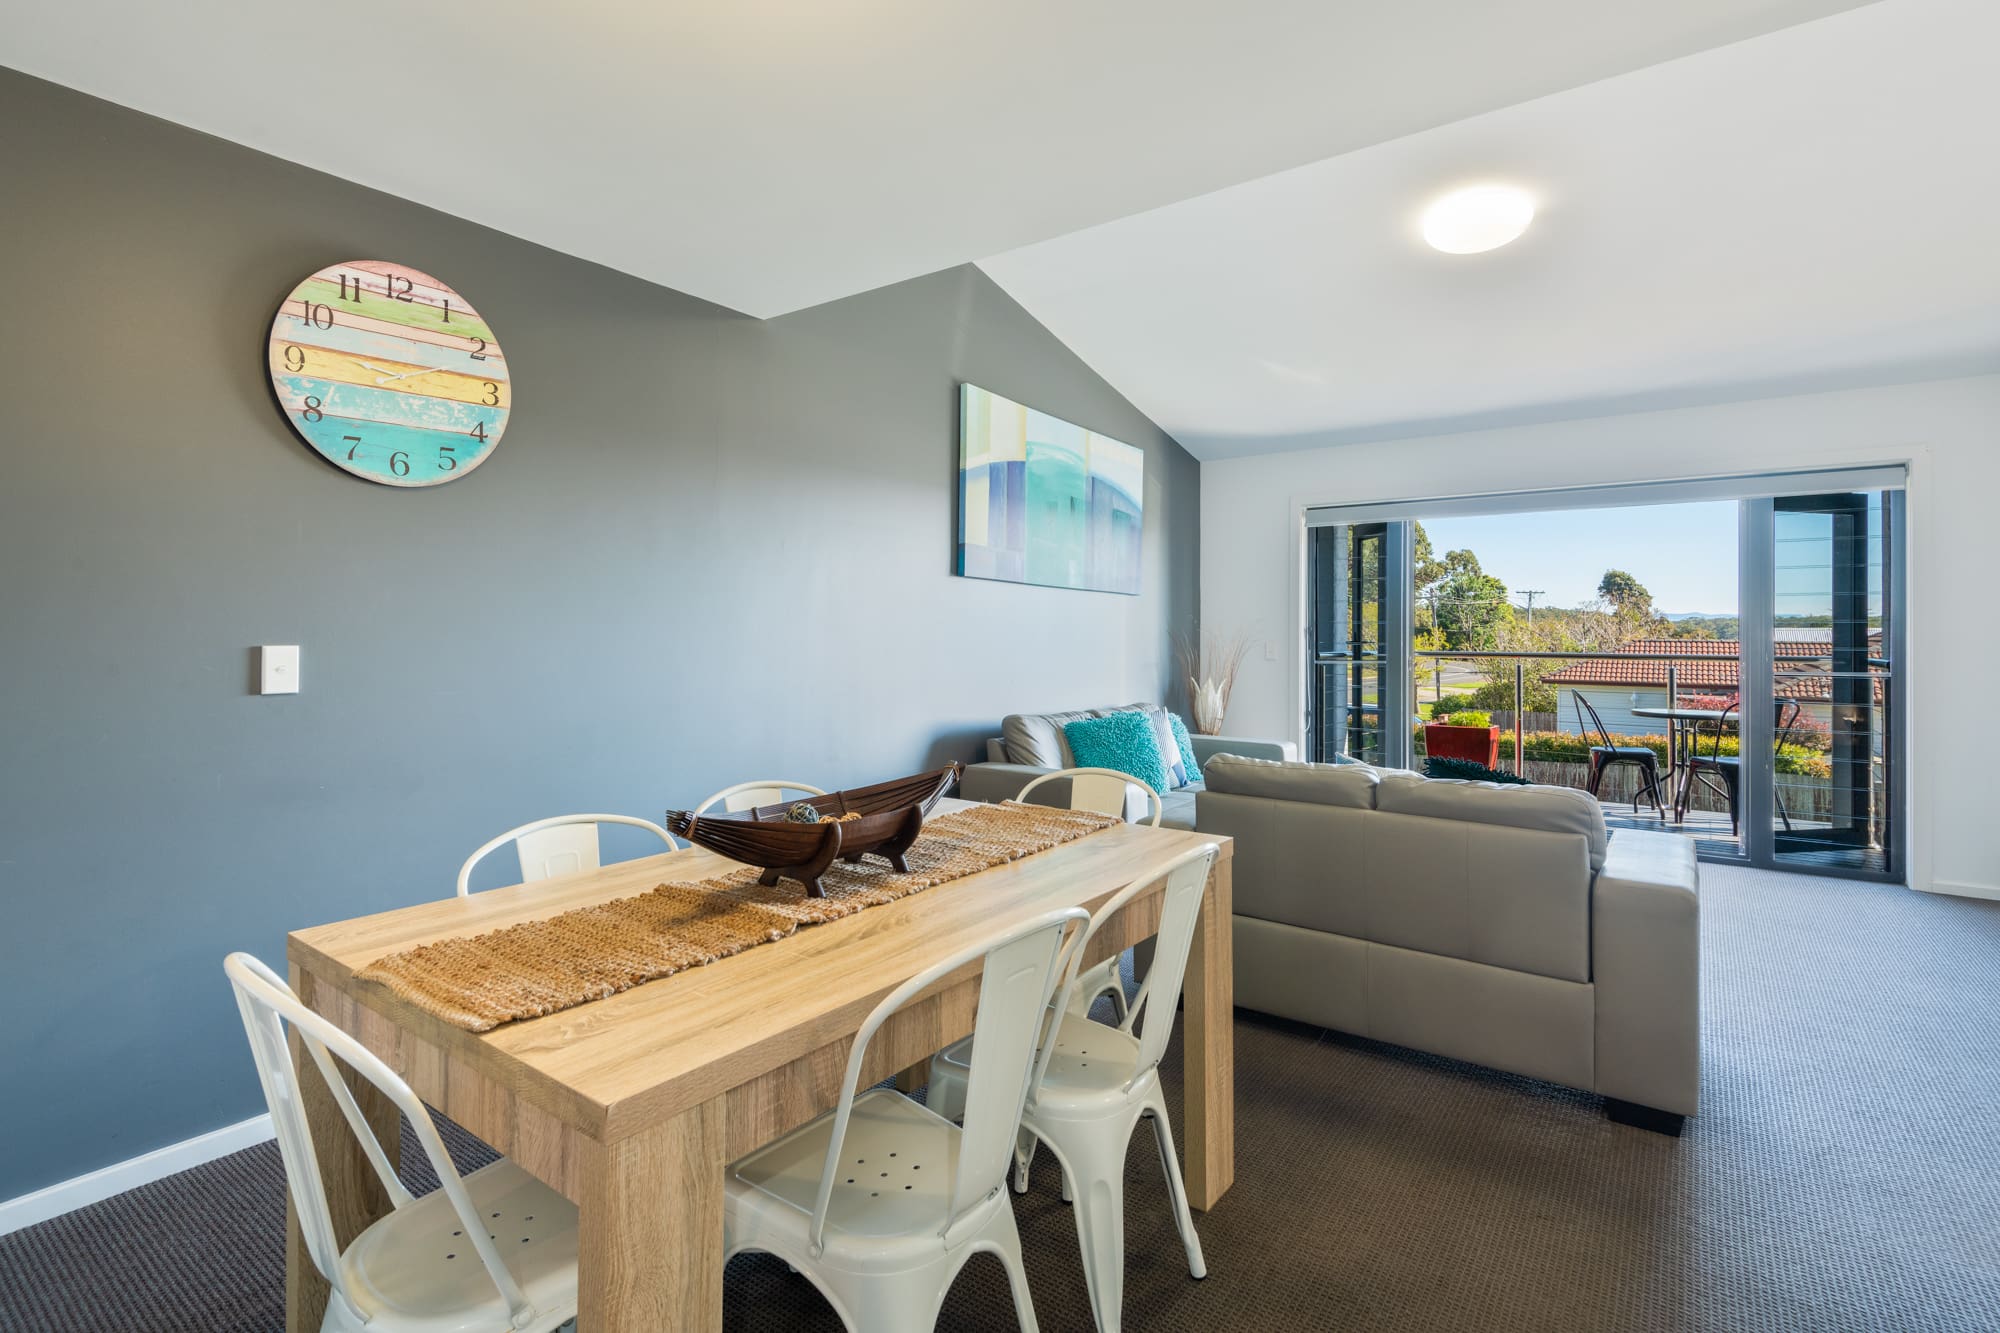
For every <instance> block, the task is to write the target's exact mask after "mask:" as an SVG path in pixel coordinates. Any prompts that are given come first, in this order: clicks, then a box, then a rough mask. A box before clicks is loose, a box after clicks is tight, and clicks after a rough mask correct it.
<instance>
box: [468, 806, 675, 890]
mask: <svg viewBox="0 0 2000 1333" xmlns="http://www.w3.org/2000/svg"><path fill="white" fill-rule="evenodd" d="M599 824H630V825H631V826H632V827H634V828H642V829H645V830H646V831H647V832H648V833H651V834H652V835H653V836H655V837H657V838H658V839H659V840H660V841H661V842H663V843H665V844H666V845H667V850H668V851H670V852H671V851H676V850H678V849H679V847H680V844H679V843H677V842H675V841H674V837H673V835H672V834H671V833H669V832H667V831H666V830H665V829H663V828H661V827H660V826H659V825H658V824H655V823H653V822H652V821H651V820H647V819H634V818H633V817H632V816H630V815H552V816H551V817H549V818H548V819H537V820H536V821H535V822H534V823H532V824H523V825H521V827H519V828H516V829H508V830H507V831H506V832H505V833H503V834H501V835H500V836H499V837H497V838H495V839H493V840H492V841H491V842H488V843H487V844H485V845H484V846H483V847H481V848H480V849H479V850H478V851H476V852H474V853H473V854H472V855H470V856H468V857H466V858H465V864H464V865H462V866H460V867H459V868H458V896H459V897H461V898H463V897H464V896H465V895H466V894H467V893H469V892H471V887H470V886H471V884H472V869H473V867H474V866H476V865H478V864H479V863H480V862H481V861H484V860H485V859H486V858H487V856H489V855H490V854H491V853H493V852H494V851H495V850H497V849H499V848H501V847H505V846H506V845H507V844H508V843H510V842H511V843H513V844H514V851H515V852H516V853H517V854H518V855H519V856H520V858H521V883H523V884H533V883H534V882H535V881H536V880H539V879H553V878H554V877H555V876H557V875H574V874H577V873H578V872H580V871H584V870H595V869H597V867H598V864H599V862H598V843H597V826H598V825H599Z"/></svg>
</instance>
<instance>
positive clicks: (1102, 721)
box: [1063, 713, 1167, 791]
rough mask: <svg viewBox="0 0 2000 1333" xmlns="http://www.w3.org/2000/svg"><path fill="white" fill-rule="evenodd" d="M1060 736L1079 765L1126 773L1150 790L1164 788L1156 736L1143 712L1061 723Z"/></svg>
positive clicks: (1109, 714) (1163, 775) (1164, 779)
mask: <svg viewBox="0 0 2000 1333" xmlns="http://www.w3.org/2000/svg"><path fill="white" fill-rule="evenodd" d="M1063 739H1065V740H1067V741H1068V742H1069V752H1070V754H1072V755H1074V756H1075V757H1076V763H1077V767H1079V768H1108V769H1111V770H1113V771H1114V772H1118V773H1130V774H1131V775H1132V776H1133V777H1135V778H1138V779H1139V780H1140V781H1141V782H1145V783H1148V784H1150V785H1151V786H1152V788H1153V790H1154V791H1165V790H1167V766H1166V763H1165V762H1164V761H1163V760H1162V759H1161V757H1160V740H1159V737H1157V736H1155V735H1154V734H1153V724H1152V723H1151V722H1150V721H1148V720H1147V718H1146V715H1145V714H1144V713H1108V714H1106V715H1105V716H1103V717H1090V718H1085V719H1083V720H1082V721H1080V722H1066V723H1064V724H1063Z"/></svg>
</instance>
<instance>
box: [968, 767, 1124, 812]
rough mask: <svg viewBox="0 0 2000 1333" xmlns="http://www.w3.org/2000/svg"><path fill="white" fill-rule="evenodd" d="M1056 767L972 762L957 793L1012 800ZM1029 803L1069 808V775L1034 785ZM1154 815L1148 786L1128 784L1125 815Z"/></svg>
mask: <svg viewBox="0 0 2000 1333" xmlns="http://www.w3.org/2000/svg"><path fill="white" fill-rule="evenodd" d="M1055 771H1056V770H1054V769H1053V768H1036V767H1035V766H1034V765H1033V764H970V765H967V767H966V770H965V772H964V773H962V774H961V775H960V776H959V779H958V794H959V795H960V796H961V797H963V798H964V799H965V800H968V801H985V802H986V803H988V804H989V805H990V804H992V803H993V802H995V801H1011V800H1013V799H1014V798H1015V797H1016V796H1019V795H1020V794H1021V788H1023V787H1025V786H1027V785H1028V784H1029V783H1030V782H1033V781H1034V780H1035V779H1036V778H1038V777H1040V776H1041V775H1042V774H1044V773H1053V772H1055ZM1028 803H1029V804H1030V805H1052V806H1055V807H1057V808H1058V809H1062V810H1067V809H1069V779H1068V778H1057V779H1056V780H1055V781H1054V782H1045V783H1043V784H1042V785H1041V786H1039V787H1037V788H1035V791H1034V794H1033V795H1032V796H1030V797H1029V798H1028ZM1152 817H1153V803H1152V802H1151V801H1150V800H1148V799H1147V797H1146V792H1145V789H1144V788H1142V787H1140V786H1138V785H1137V784H1136V783H1127V784H1126V785H1125V818H1126V819H1128V820H1133V821H1138V820H1146V819H1151V818H1152Z"/></svg>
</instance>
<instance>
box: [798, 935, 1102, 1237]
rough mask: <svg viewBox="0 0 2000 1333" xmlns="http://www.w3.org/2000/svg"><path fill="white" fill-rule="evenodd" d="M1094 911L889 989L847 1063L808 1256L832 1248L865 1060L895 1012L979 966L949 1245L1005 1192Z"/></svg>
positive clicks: (998, 941)
mask: <svg viewBox="0 0 2000 1333" xmlns="http://www.w3.org/2000/svg"><path fill="white" fill-rule="evenodd" d="M1089 920H1090V914H1089V913H1088V912H1086V911H1084V910H1083V909H1082V908H1080V907H1071V908H1066V909H1064V910H1062V911H1055V912H1045V913H1043V914H1042V915H1040V916H1036V917H1032V918H1030V919H1029V920H1027V921H1023V922H1021V923H1020V924H1018V925H1015V926H1010V927H1008V928H1007V929H1006V930H1003V931H1001V932H999V933H998V934H996V935H992V936H989V937H988V938H986V939H984V940H981V941H980V942H979V943H977V944H975V945H972V946H971V947H970V948H966V949H961V950H960V951H958V952H957V953H955V954H953V955H952V956H951V957H949V958H947V959H945V960H944V961H942V962H940V963H936V964H933V965H932V966H930V967H927V968H925V969H924V970H923V971H922V972H920V973H918V974H917V975H916V976H914V977H911V978H910V979H909V980H908V981H906V982H904V983H903V984H902V985H900V986H898V987H896V989H895V990H893V991H891V992H889V995H888V997H887V998H885V999H884V1000H883V1001H882V1002H881V1003H880V1004H878V1005H876V1006H875V1009H874V1012H872V1013H870V1014H869V1015H868V1019H867V1021H866V1022H864V1023H863V1024H862V1025H861V1030H860V1031H859V1032H857V1033H856V1034H855V1037H854V1046H853V1049H852V1052H851V1053H850V1054H849V1055H848V1058H847V1077H846V1079H845V1081H844V1082H843V1083H842V1084H841V1089H840V1102H839V1104H838V1105H837V1106H836V1107H835V1108H834V1114H833V1137H832V1138H831V1140H829V1141H828V1143H827V1147H826V1164H825V1166H824V1167H823V1168H822V1169H821V1172H820V1180H819V1196H818V1198H817V1199H816V1200H815V1201H814V1204H813V1215H812V1252H813V1257H814V1258H818V1257H819V1255H820V1253H821V1252H822V1250H823V1249H824V1247H825V1243H826V1210H827V1206H828V1204H829V1203H830V1202H831V1200H832V1198H833V1183H834V1179H835V1177H836V1176H838V1174H839V1172H840V1152H841V1145H842V1143H843V1142H844V1141H845V1140H846V1138H847V1124H848V1121H849V1119H850V1118H851V1117H852V1115H853V1112H854V1095H855V1090H856V1086H857V1085H858V1084H859V1082H860V1080H861V1063H862V1057H863V1056H864V1055H865V1054H866V1052H867V1049H868V1043H869V1041H870V1040H871V1039H872V1038H873V1037H874V1035H875V1033H876V1031H877V1030H878V1029H879V1028H880V1027H881V1026H882V1024H883V1023H884V1022H885V1021H887V1020H888V1018H889V1015H891V1014H893V1013H895V1012H896V1011H897V1010H898V1009H900V1008H902V1007H903V1006H904V1005H905V1004H908V1003H909V1002H910V1001H911V1000H913V999H915V998H916V997H917V996H918V995H919V994H920V993H922V992H923V991H924V990H926V989H928V988H929V987H930V986H932V985H934V984H935V983H936V982H937V981H938V980H940V979H941V978H943V977H946V976H949V975H950V974H951V973H953V972H956V971H957V970H958V969H960V968H962V967H965V966H966V965H968V964H970V963H974V962H978V961H980V960H981V959H983V960H985V968H984V971H983V973H982V975H981V977H980V980H979V1009H978V1012H977V1014H976V1015H975V1017H974V1019H973V1035H972V1057H971V1068H970V1069H969V1070H968V1072H967V1077H966V1090H965V1128H964V1130H963V1132H962V1133H961V1135H960V1137H959V1146H958V1168H957V1173H956V1176H955V1179H954V1181H953V1185H952V1192H951V1199H950V1202H949V1204H948V1205H947V1207H946V1211H945V1215H944V1216H943V1217H941V1218H939V1219H938V1233H939V1234H940V1235H942V1236H945V1237H947V1239H955V1238H954V1237H951V1235H950V1233H951V1230H952V1228H953V1227H954V1226H955V1225H956V1224H957V1223H958V1221H959V1219H960V1218H962V1217H964V1216H965V1215H966V1213H967V1212H968V1211H969V1210H970V1209H971V1208H972V1206H973V1205H974V1204H976V1203H978V1202H979V1201H980V1200H981V1199H984V1198H986V1197H988V1196H989V1195H991V1194H992V1193H993V1192H994V1191H995V1190H997V1189H1000V1188H1001V1187H1002V1186H1003V1184H1004V1183H1005V1181H1006V1178H1007V1168H1008V1167H1009V1166H1010V1165H1011V1164H1012V1163H1013V1160H1014V1140H1015V1135H1016V1134H1017V1133H1018V1132H1019V1130H1020V1128H1021V1108H1022V1107H1023V1106H1024V1105H1025V1104H1026V1102H1027V1098H1028V1079H1029V1076H1030V1075H1031V1073H1032V1072H1033V1070H1034V1064H1035V1049H1036V1045H1037V1043H1039V1042H1040V1041H1041V1040H1042V1037H1043V1034H1044V1032H1045V1030H1046V1029H1047V1028H1048V1023H1047V1015H1048V1005H1049V997H1050V996H1051V995H1053V994H1054V993H1055V988H1056V983H1057V982H1058V981H1059V980H1060V979H1061V977H1062V974H1063V971H1064V968H1063V964H1064V961H1065V960H1066V959H1067V958H1068V957H1069V956H1070V952H1069V947H1068V946H1071V945H1073V944H1074V942H1075V941H1076V940H1077V939H1079V938H1081V934H1082V931H1083V929H1084V927H1085V926H1086V925H1087V924H1088V922H1089Z"/></svg>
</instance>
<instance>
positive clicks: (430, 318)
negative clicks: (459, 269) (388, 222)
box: [270, 259, 513, 486]
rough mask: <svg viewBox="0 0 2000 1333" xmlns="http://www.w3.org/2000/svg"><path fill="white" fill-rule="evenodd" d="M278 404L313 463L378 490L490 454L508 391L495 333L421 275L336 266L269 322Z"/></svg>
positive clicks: (426, 482) (459, 470) (454, 469)
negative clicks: (317, 460) (313, 454)
mask: <svg viewBox="0 0 2000 1333" xmlns="http://www.w3.org/2000/svg"><path fill="white" fill-rule="evenodd" d="M270 364H271V385H272V387H273V388H274V389H275V390H276V391H277V394H278V405H279V406H280V407H281V408H282V409H283V410H284V413H285V419H286V420H287V421H289V422H291V423H292V429H294V430H296V431H297V432H298V433H299V435H300V436H301V437H303V438H304V440H305V442H306V443H307V444H309V445H311V446H312V447H313V449H314V450H316V451H317V452H318V453H319V454H320V456H321V457H323V458H325V459H326V460H327V461H328V462H330V463H333V464H334V465H335V466H337V467H341V468H345V469H346V470H347V471H349V472H352V473H353V474H354V475H355V476H357V477H365V478H366V479H367V480H369V481H378V482H381V483H382V484H383V485H384V486H436V485H438V484H439V483H440V482H446V481H455V480H457V479H458V478H460V477H462V476H464V475H465V474H466V473H468V472H470V471H472V469H474V468H476V467H478V466H479V465H480V464H481V463H483V462H485V461H486V460H487V458H489V457H490V456H491V455H492V453H493V450H494V448H495V447H496V446H497V445H498V444H499V443H500V435H501V433H502V432H503V431H505V430H506V429H507V412H508V409H509V408H510V407H512V405H513V395H512V394H511V393H510V392H509V386H508V383H507V362H506V360H505V358H503V357H502V356H501V354H500V344H499V343H498V342H497V341H496V340H495V339H494V337H493V330H492V329H490V328H488V327H487V325H486V322H485V321H484V320H482V319H480V317H479V312H478V311H476V310H474V309H473V308H472V307H471V306H470V305H468V304H466V302H465V300H464V298H463V297H461V296H459V294H458V293H457V292H454V291H453V290H452V289H451V288H449V287H447V286H445V285H444V284H443V283H441V282H439V281H438V280H437V279H436V278H433V277H431V276H430V275H429V274H427V273H419V272H418V271H417V270H416V269H413V268H410V267H408V266H406V265H403V264H391V263H386V262H384V261H382V260H378V259H357V260H354V261H352V262H350V263H346V264H334V265H331V266H330V267H327V268H323V269H321V270H320V271H319V272H317V273H315V274H312V275H311V276H310V277H308V278H307V279H306V280H305V281H304V282H301V283H300V284H299V285H298V286H297V287H295V288H294V289H293V290H292V294H291V295H290V296H288V297H286V298H285V303H284V304H283V305H282V306H280V307H279V308H278V315H277V318H276V319H274V320H272V321H271V352H270Z"/></svg>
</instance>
